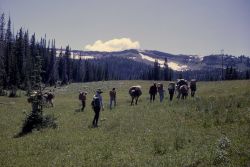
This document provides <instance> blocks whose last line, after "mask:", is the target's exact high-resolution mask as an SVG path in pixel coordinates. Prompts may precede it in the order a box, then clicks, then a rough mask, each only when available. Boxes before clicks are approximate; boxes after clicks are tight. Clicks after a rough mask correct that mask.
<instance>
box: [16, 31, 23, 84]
mask: <svg viewBox="0 0 250 167" xmlns="http://www.w3.org/2000/svg"><path fill="white" fill-rule="evenodd" d="M15 57H16V65H17V67H18V70H17V72H18V73H19V74H20V80H21V81H23V80H24V78H25V68H24V65H25V46H24V35H23V29H22V28H20V30H19V33H18V36H17V38H16V49H15ZM22 88H24V85H23V86H22Z"/></svg>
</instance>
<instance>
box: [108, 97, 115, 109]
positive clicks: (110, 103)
mask: <svg viewBox="0 0 250 167" xmlns="http://www.w3.org/2000/svg"><path fill="white" fill-rule="evenodd" d="M113 101H114V107H115V106H116V98H110V101H109V108H110V109H111V108H112V102H113Z"/></svg>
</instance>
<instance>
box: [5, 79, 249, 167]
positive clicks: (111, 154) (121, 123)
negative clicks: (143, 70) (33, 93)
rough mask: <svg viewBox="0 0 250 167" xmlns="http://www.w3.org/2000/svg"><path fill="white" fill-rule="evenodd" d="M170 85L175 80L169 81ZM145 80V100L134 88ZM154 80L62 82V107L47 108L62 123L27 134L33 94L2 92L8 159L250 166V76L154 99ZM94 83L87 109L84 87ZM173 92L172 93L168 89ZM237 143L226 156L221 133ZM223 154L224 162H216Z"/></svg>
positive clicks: (11, 162)
mask: <svg viewBox="0 0 250 167" xmlns="http://www.w3.org/2000/svg"><path fill="white" fill-rule="evenodd" d="M163 83H164V86H166V85H167V82H163ZM138 84H139V85H141V86H142V89H143V94H142V96H141V97H140V99H139V101H138V105H137V106H130V97H129V95H128V88H129V87H130V86H133V85H138ZM151 84H152V82H151V81H107V82H106V81H105V82H92V83H81V84H71V85H69V86H66V87H62V88H60V89H56V93H55V94H56V99H55V107H54V108H47V109H45V110H44V114H51V115H54V116H55V117H56V118H57V125H58V127H57V128H56V129H49V128H48V129H42V130H40V131H36V130H34V131H33V132H32V133H30V134H28V135H25V136H23V137H20V138H14V136H15V135H16V134H17V133H18V132H20V130H21V127H22V123H23V120H24V119H25V117H26V114H28V113H29V112H30V110H31V106H30V104H28V103H27V97H25V96H24V95H22V96H21V98H7V97H0V102H1V103H5V104H0V129H1V132H0V166H4V167H6V166H25V167H26V166H155V167H159V166H170V167H172V166H189V167H191V166H193V167H194V166H247V165H250V87H249V86H250V81H225V82H199V83H198V85H197V87H198V90H197V94H196V97H195V98H191V97H190V96H189V97H188V99H187V100H179V101H178V100H177V99H176V98H175V99H174V101H173V102H171V103H170V102H169V101H168V99H164V101H163V103H160V102H159V97H158V96H157V100H156V101H155V102H154V103H149V96H148V88H149V86H150V85H151ZM113 87H116V89H117V96H118V97H117V107H116V108H115V109H112V110H109V108H108V101H109V98H108V92H109V90H111V89H112V88H113ZM96 88H102V90H103V91H104V93H103V97H104V103H105V111H102V112H101V115H100V121H99V125H100V127H99V128H91V122H92V119H93V116H94V113H93V111H92V109H91V106H90V102H91V99H92V97H93V94H94V90H95V89H96ZM80 89H81V90H87V91H88V93H89V94H88V96H87V107H86V109H85V111H84V112H77V111H79V109H80V102H79V101H78V91H79V90H80ZM167 98H168V94H167ZM223 137H227V138H228V139H229V140H230V147H229V148H227V149H225V150H224V151H225V154H224V153H223V155H222V157H220V156H219V155H218V151H221V150H220V149H219V148H218V140H220V139H221V138H223ZM218 158H219V161H215V160H216V159H218Z"/></svg>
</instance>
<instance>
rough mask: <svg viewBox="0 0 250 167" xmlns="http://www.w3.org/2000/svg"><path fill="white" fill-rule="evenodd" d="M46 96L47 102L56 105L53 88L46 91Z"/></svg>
mask: <svg viewBox="0 0 250 167" xmlns="http://www.w3.org/2000/svg"><path fill="white" fill-rule="evenodd" d="M44 97H45V100H46V103H47V104H48V105H50V106H51V107H54V103H53V99H54V97H55V95H54V94H53V92H52V90H50V91H49V92H46V93H44Z"/></svg>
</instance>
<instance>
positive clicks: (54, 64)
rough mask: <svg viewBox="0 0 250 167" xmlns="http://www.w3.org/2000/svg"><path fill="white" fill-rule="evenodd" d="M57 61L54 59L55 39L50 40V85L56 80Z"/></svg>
mask: <svg viewBox="0 0 250 167" xmlns="http://www.w3.org/2000/svg"><path fill="white" fill-rule="evenodd" d="M57 72H58V71H57V61H56V46H55V40H53V41H52V47H51V51H50V65H49V84H50V85H51V86H52V85H54V84H55V83H56V81H57V80H58V73H57Z"/></svg>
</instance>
